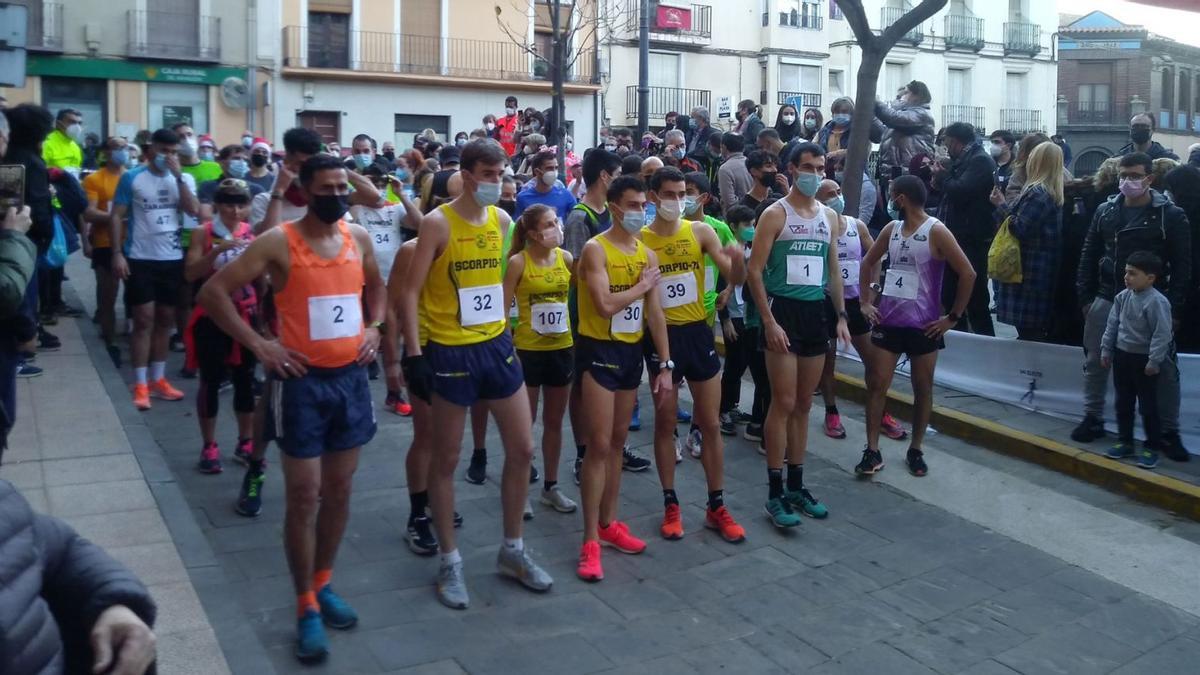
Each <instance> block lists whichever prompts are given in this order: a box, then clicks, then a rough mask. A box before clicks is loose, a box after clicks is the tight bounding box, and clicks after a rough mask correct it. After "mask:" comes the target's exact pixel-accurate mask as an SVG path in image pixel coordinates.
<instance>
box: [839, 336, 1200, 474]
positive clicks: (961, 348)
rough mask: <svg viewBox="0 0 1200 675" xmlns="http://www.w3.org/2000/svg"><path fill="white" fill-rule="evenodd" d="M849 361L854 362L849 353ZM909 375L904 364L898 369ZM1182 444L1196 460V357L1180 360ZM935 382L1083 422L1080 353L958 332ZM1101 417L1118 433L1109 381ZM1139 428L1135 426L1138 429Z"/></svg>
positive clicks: (1199, 360)
mask: <svg viewBox="0 0 1200 675" xmlns="http://www.w3.org/2000/svg"><path fill="white" fill-rule="evenodd" d="M846 355H847V356H851V357H852V358H857V356H858V355H857V354H855V353H854V351H853V348H851V349H850V351H848V352H847V353H846ZM896 370H897V372H898V373H901V374H903V375H905V376H907V375H908V364H907V361H905V360H903V359H902V360H901V364H900V366H899V367H898V368H897V369H896ZM1179 371H1180V375H1179V379H1180V388H1181V391H1180V406H1179V424H1180V434H1181V435H1182V437H1183V444H1184V445H1185V446H1186V447H1187V448H1188V450H1189V451H1190V452H1191V453H1192V454H1200V414H1198V413H1200V355H1195V354H1181V355H1179ZM934 381H935V382H936V383H937V384H939V385H941V386H943V387H948V388H950V389H954V390H956V391H961V392H964V393H968V394H974V395H976V396H982V397H984V398H987V399H991V400H993V401H998V402H1001V403H1007V404H1009V405H1015V406H1019V407H1022V408H1026V409H1028V410H1034V411H1037V412H1040V413H1045V414H1048V415H1053V416H1055V417H1061V418H1063V419H1069V420H1079V419H1082V417H1083V349H1082V348H1080V347H1071V346H1066V345H1054V344H1044V343H1040V342H1024V341H1021V340H1016V339H1013V338H995V337H987V336H983V335H974V334H971V333H963V332H960V331H950V332H949V333H947V334H946V348H945V349H943V350H942V351H941V353H940V354H939V355H938V364H937V373H936V374H935V376H934ZM1104 416H1105V419H1106V420H1107V426H1108V427H1109V429H1110V430H1111V431H1114V432H1115V431H1116V420H1115V413H1114V411H1113V390H1112V380H1111V378H1110V379H1109V389H1108V396H1107V398H1106V399H1105V409H1104ZM1137 426H1138V428H1139V434H1140V428H1141V422H1140V420H1139V422H1138V424H1137Z"/></svg>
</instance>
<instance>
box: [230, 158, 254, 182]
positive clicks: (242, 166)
mask: <svg viewBox="0 0 1200 675" xmlns="http://www.w3.org/2000/svg"><path fill="white" fill-rule="evenodd" d="M249 170H250V165H248V164H247V163H246V160H244V159H231V160H229V175H230V176H233V177H234V178H241V177H242V176H245V175H246V172H247V171H249Z"/></svg>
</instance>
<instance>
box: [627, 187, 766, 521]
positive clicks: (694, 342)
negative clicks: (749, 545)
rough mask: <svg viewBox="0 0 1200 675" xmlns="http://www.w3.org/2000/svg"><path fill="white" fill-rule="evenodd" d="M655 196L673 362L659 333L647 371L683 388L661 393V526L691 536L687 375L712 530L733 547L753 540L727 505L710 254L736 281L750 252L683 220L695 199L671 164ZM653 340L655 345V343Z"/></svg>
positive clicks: (651, 234)
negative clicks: (685, 451) (683, 476)
mask: <svg viewBox="0 0 1200 675" xmlns="http://www.w3.org/2000/svg"><path fill="white" fill-rule="evenodd" d="M650 188H651V190H650V194H651V196H652V198H653V200H654V202H655V204H656V206H657V209H656V210H655V214H656V215H655V217H654V221H653V222H651V223H650V224H649V225H648V226H646V227H645V228H643V229H642V232H641V234H642V242H644V243H645V245H646V248H648V249H650V250H651V251H653V252H654V254H655V256H656V257H657V258H658V269H659V272H661V274H662V278H661V279H660V281H659V283H658V299H659V303H660V304H661V305H662V307H663V314H664V316H665V318H666V323H667V326H666V333H667V342H669V343H670V354H671V355H673V356H674V358H675V359H678V360H677V361H673V360H671V358H670V357H668V358H666V359H663V358H660V356H659V352H658V351H657V350H656V349H655V346H656V345H655V342H661V341H662V340H661V336H660V335H658V334H657V332H656V330H655V329H654V328H651V335H650V336H648V338H647V339H646V340H643V345H644V347H645V356H646V368H647V369H648V370H649V371H650V372H651V373H657V372H659V371H660V370H669V371H671V377H672V382H673V383H674V385H675V386H673V387H671V388H667V389H660V390H659V391H657V392H655V393H654V459H655V462H654V463H655V465H656V466H657V467H658V479H659V482H660V483H661V484H662V491H663V510H664V512H665V513H664V515H663V521H662V526H661V527H660V528H659V531H660V533H661V534H662V536H663V538H664V539H682V538H683V531H684V530H683V520H682V514H681V513H680V508H679V498H678V496H677V495H676V494H675V447H676V446H675V415H673V414H672V413H675V412H676V411H677V410H678V403H679V396H678V389H677V387H678V386H679V384H680V382H682V381H683V379H684V378H687V383H688V389H689V390H690V391H691V394H692V401H693V406H692V415H693V416H694V419H695V420H696V424H697V426H698V427H699V429H700V433H701V434H702V435H703V448H704V449H703V452H702V453H701V454H700V461H701V463H703V465H704V475H705V478H706V479H707V482H708V510H707V511H706V512H705V519H704V522H705V526H707V527H709V528H710V529H713V530H716V531H718V532H720V534H721V536H722V537H723V538H724V539H725V540H726V541H728V542H732V543H739V542H742V541H744V540H745V539H746V531H745V530H744V529H743V528H742V526H741V525H738V524H737V523H736V522H735V521H734V520H733V516H731V515H730V514H729V510H728V509H727V508H726V507H725V489H724V488H725V486H724V473H725V452H724V443H725V441H724V439H723V438H722V437H721V433H720V424H719V420H718V417H719V414H720V413H719V409H720V406H721V380H720V379H719V377H718V376H719V375H720V373H721V357H719V356H717V348H716V344H715V343H714V339H713V329H712V326H711V325H710V324H709V323H708V320H707V312H706V311H705V307H704V294H703V289H704V286H705V283H704V277H705V265H704V256H705V255H708V256H709V257H710V258H712V260H713V263H714V264H716V266H717V269H718V270H720V273H721V276H723V277H724V278H726V279H728V280H729V281H730V282H731V283H734V284H737V283H741V282H742V281H744V280H745V278H746V267H745V259H744V255H743V253H742V251H741V249H739V248H738V247H737V246H736V245H732V244H731V245H729V246H728V247H723V246H722V245H721V242H720V240H719V239H718V238H717V233H716V232H715V231H713V229H712V228H711V227H709V226H708V225H707V224H705V223H702V222H699V221H695V222H693V221H690V220H684V219H683V218H682V216H683V211H684V204H685V203H686V200H687V185H686V183H685V181H684V178H683V174H682V173H680V171H679V170H678V169H675V168H672V167H667V168H663V169H659V170H658V171H656V172H654V176H653V177H652V178H651V180H650ZM649 338H653V340H654V341H653V342H652V341H651V339H649Z"/></svg>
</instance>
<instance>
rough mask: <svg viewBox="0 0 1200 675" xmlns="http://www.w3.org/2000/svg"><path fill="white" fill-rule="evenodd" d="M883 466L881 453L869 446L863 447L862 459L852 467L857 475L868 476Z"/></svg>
mask: <svg viewBox="0 0 1200 675" xmlns="http://www.w3.org/2000/svg"><path fill="white" fill-rule="evenodd" d="M882 468H883V453H882V452H880V451H878V450H872V449H870V448H863V456H862V461H861V462H859V463H858V466H855V467H854V473H855V474H856V475H859V476H870V475H873V474H876V473H878V472H879V470H880V469H882Z"/></svg>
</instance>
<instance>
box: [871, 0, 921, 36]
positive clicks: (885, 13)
mask: <svg viewBox="0 0 1200 675" xmlns="http://www.w3.org/2000/svg"><path fill="white" fill-rule="evenodd" d="M911 10H912V5H910V4H908V3H907V2H905V3H904V5H903V6H901V7H882V8H880V10H879V13H880V22H879V23H880V25H881V26H883V29H882V30H887V29H888V27H889V26H891V25H892V24H894V23H896V22H897V21H899V20H900V17H902V16H904V15H905V14H907V13H908V12H910V11H911ZM924 39H925V29H924V28H922V27H921V24H917V25H916V27H914V28H913V29H912V30H910V31H908V32H907V33H905V34H904V36H903V37H901V38H900V41H901V42H911V43H913V44H919V43H920V42H921V41H922V40H924Z"/></svg>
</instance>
